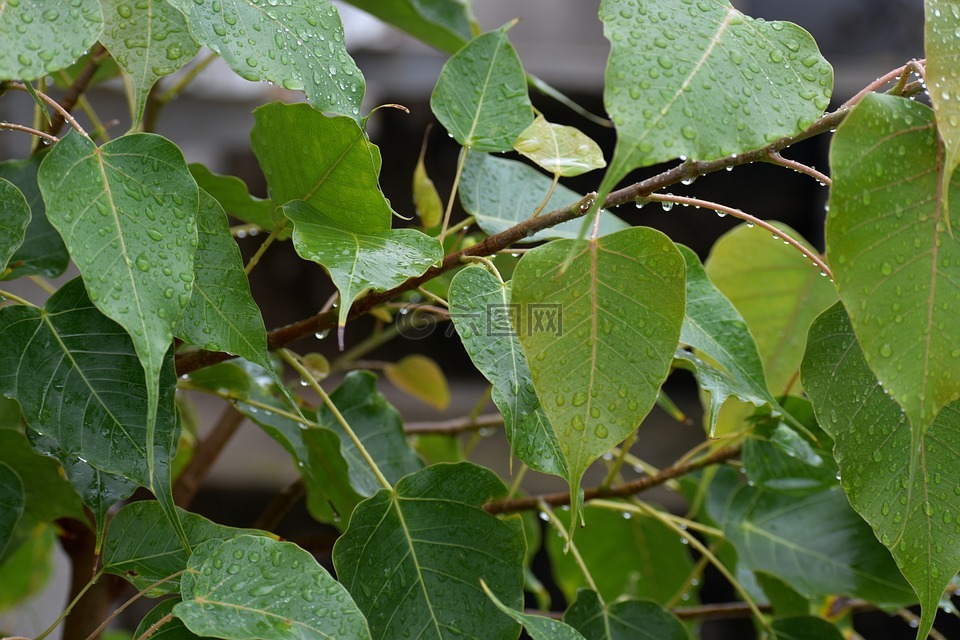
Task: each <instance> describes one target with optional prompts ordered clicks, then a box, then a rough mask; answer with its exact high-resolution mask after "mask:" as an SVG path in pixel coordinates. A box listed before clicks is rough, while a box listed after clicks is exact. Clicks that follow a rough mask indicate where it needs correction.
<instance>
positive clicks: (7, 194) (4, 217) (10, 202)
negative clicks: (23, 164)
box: [0, 178, 30, 272]
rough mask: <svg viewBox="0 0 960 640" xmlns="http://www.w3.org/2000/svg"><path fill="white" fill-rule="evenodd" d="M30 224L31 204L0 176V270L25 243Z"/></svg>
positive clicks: (1, 270)
mask: <svg viewBox="0 0 960 640" xmlns="http://www.w3.org/2000/svg"><path fill="white" fill-rule="evenodd" d="M29 224H30V205H28V204H27V200H26V198H24V197H23V194H22V193H20V189H18V188H17V187H16V185H14V184H13V183H11V182H8V181H7V180H4V179H3V178H0V272H3V271H5V270H6V268H7V265H8V264H10V258H11V257H12V256H13V254H14V253H15V252H16V251H17V249H19V248H20V245H21V244H23V239H24V237H25V236H26V233H27V226H28V225H29Z"/></svg>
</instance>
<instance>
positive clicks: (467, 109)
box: [430, 24, 533, 151]
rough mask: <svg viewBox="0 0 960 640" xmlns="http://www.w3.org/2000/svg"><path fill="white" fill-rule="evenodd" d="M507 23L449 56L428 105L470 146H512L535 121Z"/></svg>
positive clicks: (498, 148) (484, 148)
mask: <svg viewBox="0 0 960 640" xmlns="http://www.w3.org/2000/svg"><path fill="white" fill-rule="evenodd" d="M511 26H513V25H512V24H510V25H507V26H505V27H503V28H501V29H498V30H496V31H491V32H489V33H485V34H483V35H482V36H479V37H477V38H475V39H473V40H471V41H470V42H469V43H468V44H467V45H466V46H465V47H463V48H462V49H461V50H460V51H458V52H457V53H456V54H455V55H454V56H453V57H452V58H450V59H449V60H447V62H446V64H444V65H443V70H442V71H441V72H440V78H439V79H438V80H437V86H436V88H434V90H433V95H432V96H430V108H431V109H432V110H433V114H434V115H435V116H437V120H439V121H440V124H442V125H443V126H444V128H445V129H446V130H447V132H449V133H450V135H451V136H453V138H454V139H455V140H456V141H457V142H459V143H460V144H461V145H462V146H464V147H468V148H469V149H471V150H473V151H510V150H511V149H513V142H514V140H516V139H517V136H519V135H520V133H522V132H523V130H524V129H526V128H527V127H528V126H530V123H531V122H533V106H532V105H531V104H530V97H529V95H527V77H526V75H525V74H524V72H523V66H522V65H521V64H520V58H519V57H518V56H517V52H516V50H514V48H513V45H512V44H510V41H509V40H508V39H507V31H508V30H509V28H510V27H511Z"/></svg>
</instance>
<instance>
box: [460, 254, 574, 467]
mask: <svg viewBox="0 0 960 640" xmlns="http://www.w3.org/2000/svg"><path fill="white" fill-rule="evenodd" d="M449 299H450V317H451V319H452V320H453V324H454V326H455V327H456V329H457V333H459V334H460V339H461V340H462V341H463V346H464V348H465V349H466V350H467V354H468V355H469V356H470V359H471V360H473V364H474V365H476V367H477V369H478V370H479V371H480V373H482V374H483V376H484V377H485V378H486V379H487V380H488V381H489V382H490V384H492V385H493V391H492V394H491V395H492V398H493V401H494V403H495V404H496V405H497V408H498V409H500V413H501V414H503V424H504V427H505V429H506V432H507V440H509V442H510V448H511V451H512V452H513V454H514V455H515V456H517V457H518V458H519V459H520V460H522V461H523V462H525V463H526V464H528V465H530V467H531V468H532V469H535V470H537V471H541V472H543V473H552V474H554V475H558V476H562V477H566V475H567V465H566V460H565V459H564V457H563V453H562V451H561V449H560V442H559V441H558V440H557V434H556V433H555V432H554V431H553V429H552V428H551V427H550V423H549V422H548V421H547V417H546V416H545V415H544V413H543V409H542V408H540V400H539V399H538V398H537V393H536V391H535V390H534V388H533V382H532V380H531V377H530V367H529V366H528V365H527V359H526V357H525V356H524V355H523V350H522V349H521V347H520V339H519V338H518V337H517V334H516V332H515V331H514V329H513V323H512V322H511V317H510V316H511V313H512V312H513V311H514V310H515V309H516V307H515V306H511V301H510V285H509V284H505V283H503V282H501V281H500V280H499V279H498V278H497V277H496V276H494V275H493V274H492V273H490V272H489V271H487V270H486V269H483V268H480V267H473V268H467V269H464V270H462V271H460V272H459V273H458V274H457V275H456V276H454V278H453V281H452V282H451V283H450V296H449Z"/></svg>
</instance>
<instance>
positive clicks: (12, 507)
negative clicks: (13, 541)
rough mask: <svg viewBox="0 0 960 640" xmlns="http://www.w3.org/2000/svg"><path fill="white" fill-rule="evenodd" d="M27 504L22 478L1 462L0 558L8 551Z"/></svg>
mask: <svg viewBox="0 0 960 640" xmlns="http://www.w3.org/2000/svg"><path fill="white" fill-rule="evenodd" d="M25 502H26V496H24V493H23V482H21V481H20V476H18V475H17V473H16V472H15V471H14V470H13V469H11V468H10V467H9V466H8V465H7V464H5V463H3V462H0V556H2V555H3V552H4V551H6V549H7V544H9V543H10V538H11V536H13V530H14V529H15V528H16V527H17V523H18V522H19V521H20V516H22V515H23V508H24V504H25Z"/></svg>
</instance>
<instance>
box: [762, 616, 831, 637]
mask: <svg viewBox="0 0 960 640" xmlns="http://www.w3.org/2000/svg"><path fill="white" fill-rule="evenodd" d="M773 630H774V632H775V633H776V634H777V640H843V639H844V635H843V634H842V633H840V630H839V629H837V627H835V626H834V625H832V624H830V623H829V622H827V621H826V620H823V619H822V618H814V617H813V616H796V617H793V618H781V619H779V620H774V621H773Z"/></svg>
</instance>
